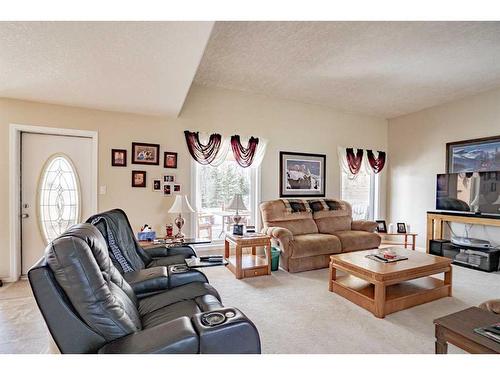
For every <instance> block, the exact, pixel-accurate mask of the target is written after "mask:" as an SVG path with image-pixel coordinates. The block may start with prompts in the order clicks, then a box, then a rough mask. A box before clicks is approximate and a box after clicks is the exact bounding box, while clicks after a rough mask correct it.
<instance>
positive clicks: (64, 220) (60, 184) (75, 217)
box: [38, 154, 80, 243]
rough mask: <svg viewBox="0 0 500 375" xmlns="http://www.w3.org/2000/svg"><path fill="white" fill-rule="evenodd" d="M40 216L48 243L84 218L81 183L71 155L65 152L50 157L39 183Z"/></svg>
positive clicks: (41, 227)
mask: <svg viewBox="0 0 500 375" xmlns="http://www.w3.org/2000/svg"><path fill="white" fill-rule="evenodd" d="M38 218H39V224H40V230H41V232H42V236H43V238H44V240H45V242H46V243H49V242H51V241H52V240H53V239H55V238H56V237H57V236H59V235H61V234H62V233H64V231H66V229H68V228H69V227H70V226H71V225H73V224H76V223H78V222H79V221H80V186H79V182H78V174H77V172H76V169H75V167H74V165H73V163H72V162H71V159H70V158H69V157H68V156H66V155H64V154H57V155H54V156H52V157H50V159H49V160H47V162H46V163H45V167H44V168H43V170H42V174H41V177H40V182H39V186H38Z"/></svg>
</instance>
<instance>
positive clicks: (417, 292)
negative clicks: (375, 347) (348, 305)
mask: <svg viewBox="0 0 500 375" xmlns="http://www.w3.org/2000/svg"><path fill="white" fill-rule="evenodd" d="M395 250H396V251H397V253H398V254H400V255H404V256H406V257H408V259H406V260H401V261H399V262H394V263H381V262H377V261H375V260H372V259H369V258H366V255H369V254H373V253H374V252H375V251H376V249H374V250H365V251H356V252H352V253H344V254H337V255H332V256H331V257H330V282H329V290H330V291H331V292H335V293H337V294H339V295H341V296H342V297H344V298H347V299H348V300H349V301H351V302H353V303H355V304H357V305H359V306H361V307H362V308H364V309H366V310H368V311H370V312H371V313H372V314H374V315H375V316H376V317H377V318H384V317H385V315H387V314H391V313H393V312H396V311H400V310H404V309H407V308H410V307H412V306H416V305H420V304H423V303H426V302H430V301H433V300H436V299H439V298H443V297H447V296H451V259H448V258H444V257H438V256H435V255H430V254H425V253H421V252H418V251H412V250H407V249H402V248H397V249H395ZM337 270H341V271H343V272H345V273H347V275H346V276H339V277H337ZM439 273H444V280H440V279H437V278H435V277H430V276H431V275H435V274H439Z"/></svg>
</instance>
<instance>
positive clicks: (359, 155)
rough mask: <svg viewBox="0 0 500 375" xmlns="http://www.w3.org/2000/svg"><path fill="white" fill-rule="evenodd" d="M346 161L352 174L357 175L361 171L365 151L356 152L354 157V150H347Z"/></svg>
mask: <svg viewBox="0 0 500 375" xmlns="http://www.w3.org/2000/svg"><path fill="white" fill-rule="evenodd" d="M346 159H347V165H348V166H349V170H350V171H351V173H352V174H357V173H358V172H359V170H360V169H361V162H362V161H363V150H362V149H360V148H358V150H357V151H356V155H354V149H353V148H347V149H346Z"/></svg>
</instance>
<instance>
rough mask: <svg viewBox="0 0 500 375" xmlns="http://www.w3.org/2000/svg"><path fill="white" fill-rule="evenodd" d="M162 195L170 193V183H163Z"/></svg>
mask: <svg viewBox="0 0 500 375" xmlns="http://www.w3.org/2000/svg"><path fill="white" fill-rule="evenodd" d="M163 195H165V196H169V195H172V185H170V184H164V185H163Z"/></svg>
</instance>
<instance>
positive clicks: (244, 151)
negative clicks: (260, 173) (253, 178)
mask: <svg viewBox="0 0 500 375" xmlns="http://www.w3.org/2000/svg"><path fill="white" fill-rule="evenodd" d="M258 144H259V138H254V137H250V140H249V141H248V146H247V147H243V146H242V144H241V141H240V136H239V135H233V136H232V137H231V149H232V150H233V156H234V158H235V160H236V162H237V163H238V164H239V165H240V166H241V167H243V168H247V167H249V166H251V165H252V163H253V159H254V157H255V152H256V151H257V145H258Z"/></svg>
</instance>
